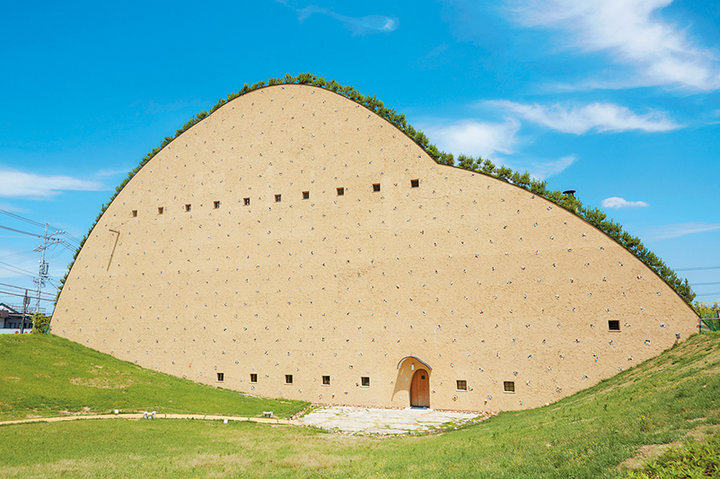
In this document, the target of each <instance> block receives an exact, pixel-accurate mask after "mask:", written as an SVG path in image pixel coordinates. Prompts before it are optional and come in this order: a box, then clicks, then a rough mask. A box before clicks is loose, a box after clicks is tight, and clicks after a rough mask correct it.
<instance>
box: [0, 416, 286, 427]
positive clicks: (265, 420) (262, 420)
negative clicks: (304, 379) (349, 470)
mask: <svg viewBox="0 0 720 479" xmlns="http://www.w3.org/2000/svg"><path fill="white" fill-rule="evenodd" d="M145 417H146V415H145V414H143V413H134V414H87V415H77V416H55V417H34V418H30V419H15V420H11V421H0V426H7V425H10V424H30V423H34V422H60V421H78V420H81V419H128V420H138V419H145ZM154 418H155V419H202V420H207V421H223V420H225V419H227V420H228V421H245V422H258V423H263V424H283V425H294V426H299V425H300V423H299V422H298V421H296V420H292V419H280V418H275V417H272V418H269V417H246V416H217V415H211V414H155V416H154ZM148 420H152V419H148Z"/></svg>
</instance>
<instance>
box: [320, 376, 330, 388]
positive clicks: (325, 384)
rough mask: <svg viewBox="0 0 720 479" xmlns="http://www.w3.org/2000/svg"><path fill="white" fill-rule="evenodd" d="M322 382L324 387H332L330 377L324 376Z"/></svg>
mask: <svg viewBox="0 0 720 479" xmlns="http://www.w3.org/2000/svg"><path fill="white" fill-rule="evenodd" d="M322 381H323V386H330V376H323V377H322Z"/></svg>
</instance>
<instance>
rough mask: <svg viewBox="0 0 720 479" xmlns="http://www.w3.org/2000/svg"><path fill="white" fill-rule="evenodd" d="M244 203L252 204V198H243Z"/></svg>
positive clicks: (246, 204)
mask: <svg viewBox="0 0 720 479" xmlns="http://www.w3.org/2000/svg"><path fill="white" fill-rule="evenodd" d="M243 204H244V205H245V206H250V198H243Z"/></svg>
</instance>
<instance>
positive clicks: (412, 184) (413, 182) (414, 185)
mask: <svg viewBox="0 0 720 479" xmlns="http://www.w3.org/2000/svg"><path fill="white" fill-rule="evenodd" d="M419 186H420V180H418V179H415V180H410V187H411V188H418V187H419Z"/></svg>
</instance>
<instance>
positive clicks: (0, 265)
mask: <svg viewBox="0 0 720 479" xmlns="http://www.w3.org/2000/svg"><path fill="white" fill-rule="evenodd" d="M0 268H3V269H7V270H9V271H12V272H14V273H20V274H23V275H25V276H31V277H33V278H34V277H35V273H31V272H30V271H26V270H24V269H21V268H18V267H17V266H13V265H11V264H9V263H5V262H3V261H0Z"/></svg>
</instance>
